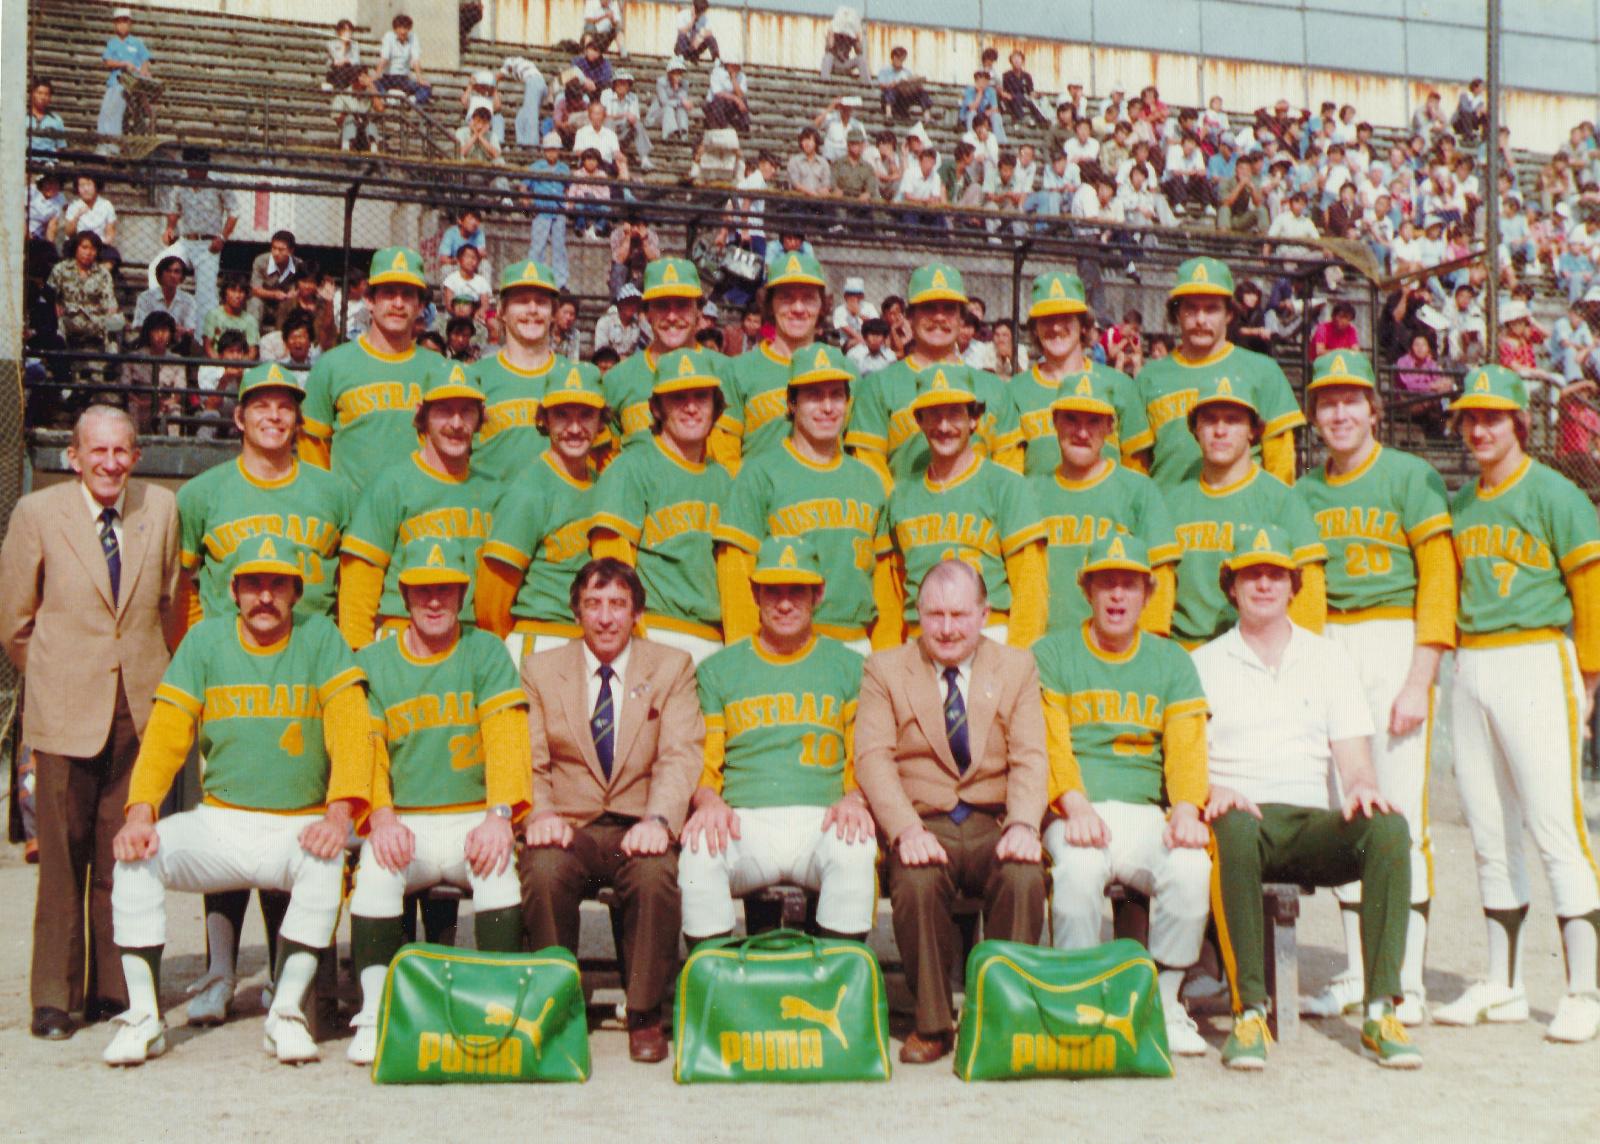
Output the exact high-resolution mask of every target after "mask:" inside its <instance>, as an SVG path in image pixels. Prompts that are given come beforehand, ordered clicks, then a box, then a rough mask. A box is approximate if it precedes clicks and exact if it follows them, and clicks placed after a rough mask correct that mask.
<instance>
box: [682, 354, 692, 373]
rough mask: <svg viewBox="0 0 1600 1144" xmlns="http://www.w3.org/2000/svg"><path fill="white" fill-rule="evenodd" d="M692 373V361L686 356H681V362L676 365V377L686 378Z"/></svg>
mask: <svg viewBox="0 0 1600 1144" xmlns="http://www.w3.org/2000/svg"><path fill="white" fill-rule="evenodd" d="M693 373H694V359H693V358H691V357H690V356H689V355H688V354H684V355H683V360H682V361H681V362H679V363H678V376H679V377H688V376H690V375H691V374H693Z"/></svg>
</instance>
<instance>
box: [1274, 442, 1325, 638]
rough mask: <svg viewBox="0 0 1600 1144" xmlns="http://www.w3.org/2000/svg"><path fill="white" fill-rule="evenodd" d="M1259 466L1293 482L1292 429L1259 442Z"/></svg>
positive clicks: (1283, 480) (1282, 479)
mask: <svg viewBox="0 0 1600 1144" xmlns="http://www.w3.org/2000/svg"><path fill="white" fill-rule="evenodd" d="M1261 467H1262V468H1263V469H1265V470H1267V472H1269V473H1271V474H1272V475H1273V476H1275V477H1277V478H1278V479H1279V480H1280V481H1282V482H1283V483H1284V484H1286V485H1292V484H1294V430H1293V429H1286V430H1284V431H1283V432H1282V433H1279V434H1277V435H1276V436H1273V437H1268V438H1267V439H1266V440H1265V441H1263V442H1261ZM1318 630H1319V631H1320V630H1321V629H1320V628H1319V629H1318Z"/></svg>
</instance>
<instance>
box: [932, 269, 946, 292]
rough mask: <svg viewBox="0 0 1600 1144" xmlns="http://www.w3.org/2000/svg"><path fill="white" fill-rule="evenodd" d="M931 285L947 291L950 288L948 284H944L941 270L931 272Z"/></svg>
mask: <svg viewBox="0 0 1600 1144" xmlns="http://www.w3.org/2000/svg"><path fill="white" fill-rule="evenodd" d="M931 285H933V286H942V287H944V288H945V289H947V290H948V289H949V288H950V283H948V282H946V281H945V279H944V271H943V270H935V271H934V272H933V281H932V283H931Z"/></svg>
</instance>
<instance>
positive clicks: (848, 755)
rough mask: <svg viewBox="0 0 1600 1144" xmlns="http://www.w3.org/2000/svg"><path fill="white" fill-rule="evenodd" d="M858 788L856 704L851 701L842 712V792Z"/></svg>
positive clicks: (859, 786)
mask: <svg viewBox="0 0 1600 1144" xmlns="http://www.w3.org/2000/svg"><path fill="white" fill-rule="evenodd" d="M860 789H861V784H860V783H858V782H856V705H855V703H854V702H852V703H851V704H850V706H848V707H846V708H845V712H844V793H845V794H849V793H850V792H851V791H853V790H860Z"/></svg>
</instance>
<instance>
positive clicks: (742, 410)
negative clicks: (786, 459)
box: [724, 342, 789, 459]
mask: <svg viewBox="0 0 1600 1144" xmlns="http://www.w3.org/2000/svg"><path fill="white" fill-rule="evenodd" d="M729 376H730V378H731V383H730V384H728V385H725V386H724V389H726V390H728V391H729V392H730V394H731V396H730V398H729V401H730V404H731V405H732V407H733V408H732V412H733V416H734V417H735V419H737V420H738V421H739V422H740V423H741V424H742V425H743V426H744V444H743V447H742V448H741V450H740V455H741V456H743V457H744V458H746V459H748V458H750V457H755V456H759V455H760V454H761V453H763V452H765V451H766V450H768V449H771V448H774V447H775V446H777V445H778V444H779V443H780V442H782V441H783V440H784V439H785V438H786V437H788V435H789V421H788V418H787V414H788V412H789V359H788V358H786V357H782V356H780V355H779V354H778V352H777V351H776V350H774V349H773V348H772V343H771V342H762V343H761V344H760V345H759V346H757V347H756V348H755V349H753V350H746V351H745V352H744V353H742V354H740V355H739V356H738V357H736V358H734V359H733V361H732V363H731V367H730V370H729Z"/></svg>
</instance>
